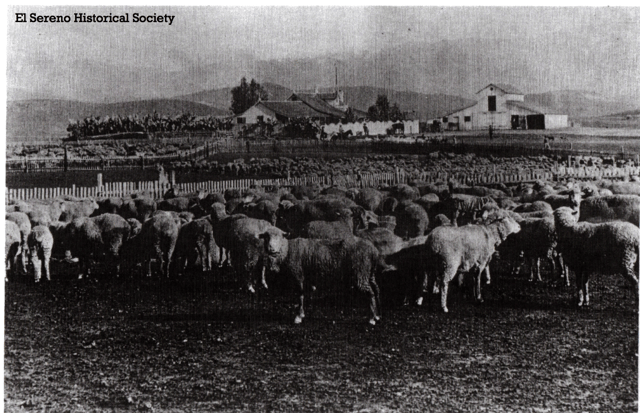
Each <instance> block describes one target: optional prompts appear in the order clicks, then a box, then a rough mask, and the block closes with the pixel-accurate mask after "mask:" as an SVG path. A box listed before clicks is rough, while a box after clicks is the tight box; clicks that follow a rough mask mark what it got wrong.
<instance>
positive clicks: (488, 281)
mask: <svg viewBox="0 0 640 413" xmlns="http://www.w3.org/2000/svg"><path fill="white" fill-rule="evenodd" d="M484 275H485V277H486V280H487V285H491V272H490V271H489V264H487V266H486V267H485V269H484Z"/></svg>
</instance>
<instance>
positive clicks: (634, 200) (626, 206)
mask: <svg viewBox="0 0 640 413" xmlns="http://www.w3.org/2000/svg"><path fill="white" fill-rule="evenodd" d="M580 221H587V222H608V221H626V222H630V223H632V224H634V225H635V226H638V225H639V223H640V222H639V221H640V196H638V195H611V196H593V197H589V198H586V199H584V200H583V201H582V202H581V203H580Z"/></svg>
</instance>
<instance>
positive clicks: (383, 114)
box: [367, 95, 404, 122]
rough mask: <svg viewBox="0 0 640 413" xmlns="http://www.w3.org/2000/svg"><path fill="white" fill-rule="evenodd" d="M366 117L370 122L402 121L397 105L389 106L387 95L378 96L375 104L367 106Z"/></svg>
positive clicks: (402, 117) (402, 116)
mask: <svg viewBox="0 0 640 413" xmlns="http://www.w3.org/2000/svg"><path fill="white" fill-rule="evenodd" d="M367 117H368V118H369V120H370V121H372V122H387V121H389V120H392V121H394V122H395V121H400V120H404V115H403V114H402V111H401V110H400V107H399V106H398V104H397V103H394V104H393V106H391V105H390V104H389V99H388V98H387V95H378V99H376V104H375V105H373V106H369V110H368V111H367Z"/></svg>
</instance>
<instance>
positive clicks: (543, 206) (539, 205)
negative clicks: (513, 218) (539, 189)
mask: <svg viewBox="0 0 640 413" xmlns="http://www.w3.org/2000/svg"><path fill="white" fill-rule="evenodd" d="M513 211H514V212H536V211H548V212H553V208H551V205H550V204H549V203H548V202H545V201H534V202H530V203H525V204H522V205H519V206H518V207H516V208H514V210H513Z"/></svg>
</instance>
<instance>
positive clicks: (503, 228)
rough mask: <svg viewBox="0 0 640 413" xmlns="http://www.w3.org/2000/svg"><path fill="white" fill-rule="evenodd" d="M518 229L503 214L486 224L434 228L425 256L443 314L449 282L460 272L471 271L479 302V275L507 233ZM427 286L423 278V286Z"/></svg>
mask: <svg viewBox="0 0 640 413" xmlns="http://www.w3.org/2000/svg"><path fill="white" fill-rule="evenodd" d="M519 231H520V225H518V223H517V222H516V221H514V220H513V219H512V218H509V217H506V218H503V219H500V220H498V221H496V222H493V223H491V224H489V225H465V226H462V227H454V226H442V227H438V228H436V229H434V230H433V231H432V232H431V233H430V234H429V235H428V236H427V239H426V241H425V243H424V247H423V248H424V249H423V251H424V256H425V257H426V258H425V261H426V262H427V263H428V266H429V267H430V268H431V269H432V270H433V271H434V273H435V276H434V280H439V282H440V304H441V306H442V310H443V311H444V312H445V313H446V312H448V311H449V310H448V308H447V292H448V288H449V283H450V282H451V281H452V280H453V279H454V278H455V276H456V274H458V273H459V272H469V271H471V270H475V271H477V272H476V274H474V296H475V298H476V300H478V301H482V294H481V291H480V280H481V277H480V275H481V274H482V272H483V271H484V269H485V268H486V267H487V265H488V264H489V261H490V260H491V257H492V256H493V254H494V253H495V252H496V247H497V246H498V245H500V243H501V242H503V241H504V240H505V239H506V238H507V237H508V236H509V235H510V234H514V233H517V232H519ZM424 285H426V280H425V281H424V282H423V286H424Z"/></svg>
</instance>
